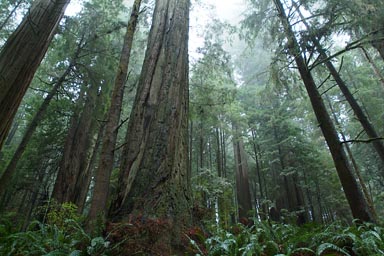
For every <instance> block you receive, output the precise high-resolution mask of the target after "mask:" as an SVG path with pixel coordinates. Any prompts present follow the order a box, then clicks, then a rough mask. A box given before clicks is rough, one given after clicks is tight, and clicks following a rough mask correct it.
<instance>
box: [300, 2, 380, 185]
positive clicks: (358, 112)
mask: <svg viewBox="0 0 384 256" xmlns="http://www.w3.org/2000/svg"><path fill="white" fill-rule="evenodd" d="M293 3H294V2H293ZM293 5H294V6H295V7H296V11H297V12H298V13H299V15H300V16H301V19H302V21H303V23H304V25H305V26H306V27H307V30H308V31H311V26H310V25H309V24H308V22H307V21H306V19H305V17H304V16H303V15H302V13H301V12H300V9H299V8H298V6H297V4H296V3H294V4H293ZM311 41H312V42H313V43H314V45H315V46H316V49H317V52H318V53H319V54H320V57H321V59H322V60H325V63H324V64H325V66H326V67H327V68H328V70H329V72H330V74H331V75H332V77H333V79H335V81H336V83H337V85H338V86H339V88H340V90H341V92H342V93H343V95H344V97H345V99H346V100H347V101H348V103H349V105H350V106H351V108H352V110H353V113H354V114H355V116H356V117H357V119H358V120H359V122H360V124H361V126H362V127H363V129H364V131H365V132H366V133H367V135H368V136H369V138H372V139H375V138H379V135H378V133H377V132H376V129H375V128H374V127H373V125H372V124H371V122H370V121H369V119H368V117H367V116H366V114H365V113H364V111H363V109H362V108H361V107H360V105H359V103H358V102H357V101H356V99H355V97H354V96H353V94H352V93H351V91H350V90H349V88H348V86H347V85H346V83H345V82H344V80H343V79H342V78H341V75H340V74H339V72H338V71H337V70H336V68H335V66H333V64H332V62H331V61H330V60H328V55H327V53H326V52H325V50H324V48H323V47H322V45H321V44H320V42H319V40H318V39H317V38H316V37H315V36H312V37H311ZM372 144H373V147H374V148H375V150H376V152H377V154H378V155H379V157H380V159H381V161H382V162H383V164H384V144H383V143H382V142H381V141H380V140H373V141H372ZM382 176H383V177H384V170H383V173H382Z"/></svg>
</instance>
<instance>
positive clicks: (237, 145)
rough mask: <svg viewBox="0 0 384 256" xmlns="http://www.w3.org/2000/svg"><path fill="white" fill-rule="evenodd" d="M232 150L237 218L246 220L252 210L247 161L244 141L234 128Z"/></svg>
mask: <svg viewBox="0 0 384 256" xmlns="http://www.w3.org/2000/svg"><path fill="white" fill-rule="evenodd" d="M234 131H235V136H234V142H233V152H234V154H235V175H236V194H237V202H238V211H239V219H240V220H246V219H248V218H249V217H251V215H250V211H251V210H252V201H251V192H250V189H249V177H248V162H247V156H246V154H245V150H244V142H243V139H242V138H241V137H240V136H241V135H239V133H238V132H237V129H236V128H235V129H234Z"/></svg>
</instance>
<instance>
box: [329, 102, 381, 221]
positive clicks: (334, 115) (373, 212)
mask: <svg viewBox="0 0 384 256" xmlns="http://www.w3.org/2000/svg"><path fill="white" fill-rule="evenodd" d="M326 99H327V101H328V105H329V109H330V110H331V113H332V116H333V119H334V120H335V124H336V127H340V126H341V124H340V123H339V120H338V118H337V115H336V112H335V110H334V109H333V106H332V103H331V99H330V98H329V97H328V95H326ZM339 133H340V135H341V138H342V139H343V140H344V141H346V140H347V138H346V137H345V135H344V132H342V131H340V132H339ZM344 148H345V150H346V152H347V155H348V157H349V159H350V160H351V163H352V166H353V168H354V170H355V173H356V176H357V178H358V179H359V183H360V186H361V188H362V191H363V193H364V196H365V199H366V200H367V203H368V207H369V208H370V210H371V212H372V214H373V216H374V217H375V219H377V214H376V210H375V206H374V204H373V201H372V200H371V197H370V196H369V192H368V188H367V186H366V185H365V182H364V179H363V176H362V175H361V172H360V168H359V166H358V164H357V162H356V160H355V158H354V156H353V154H352V151H351V148H350V146H349V145H348V144H344Z"/></svg>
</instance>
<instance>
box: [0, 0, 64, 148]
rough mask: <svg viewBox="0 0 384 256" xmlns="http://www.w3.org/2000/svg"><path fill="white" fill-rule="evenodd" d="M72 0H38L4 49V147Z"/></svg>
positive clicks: (0, 99)
mask: <svg viewBox="0 0 384 256" xmlns="http://www.w3.org/2000/svg"><path fill="white" fill-rule="evenodd" d="M69 2H70V0H62V1H46V0H36V1H34V3H33V4H32V7H31V9H30V10H29V11H28V12H27V14H26V16H25V17H24V20H23V21H22V22H21V24H20V25H19V26H18V28H17V29H16V31H15V32H13V34H12V35H11V36H10V37H9V38H8V40H7V42H6V43H5V45H4V47H3V49H2V51H1V53H0V109H1V111H0V149H1V147H2V145H3V142H4V140H5V138H6V137H7V134H8V131H9V129H10V127H11V124H12V121H13V118H14V116H15V114H16V111H17V109H18V107H19V105H20V102H21V100H22V98H23V96H24V94H25V92H26V90H27V88H28V86H29V84H30V82H31V80H32V78H33V76H34V74H35V71H36V69H37V67H38V66H39V64H40V62H41V60H42V59H43V57H44V55H45V53H46V51H47V49H48V46H49V44H50V42H51V40H52V38H53V35H54V31H55V29H56V27H57V25H58V24H59V21H60V20H61V18H62V17H63V15H64V11H65V9H66V7H67V5H68V3H69Z"/></svg>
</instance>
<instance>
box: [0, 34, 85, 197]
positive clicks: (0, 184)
mask: <svg viewBox="0 0 384 256" xmlns="http://www.w3.org/2000/svg"><path fill="white" fill-rule="evenodd" d="M82 41H83V40H82V39H81V40H80V43H79V44H78V47H77V50H76V52H75V54H74V57H73V58H72V61H71V62H70V63H69V65H68V67H67V69H66V70H65V71H64V73H63V74H62V75H61V77H60V78H59V79H58V80H57V81H56V82H55V85H54V86H53V87H52V89H51V91H50V92H49V93H48V95H47V97H45V99H44V101H43V103H42V104H41V106H40V108H39V109H38V111H37V113H36V114H35V116H34V117H33V119H32V121H31V123H30V124H29V125H28V127H27V129H26V131H25V133H24V136H23V138H22V139H21V142H20V144H19V145H18V147H17V149H16V151H15V153H14V154H13V156H12V159H11V161H10V162H9V163H8V165H7V168H6V169H5V171H4V173H3V174H2V176H1V177H0V197H1V195H2V194H3V193H4V191H5V189H6V188H7V184H10V181H11V179H12V175H13V173H14V172H15V170H16V166H17V163H18V162H19V160H20V158H21V157H22V155H23V154H24V151H25V149H26V147H27V144H28V143H29V141H30V139H31V138H32V135H33V134H34V132H35V131H36V128H37V126H38V125H39V124H40V122H41V120H42V119H43V118H44V115H45V113H46V112H47V109H48V106H49V104H50V103H51V100H52V99H53V97H54V96H55V95H56V93H57V91H58V89H59V88H60V87H61V86H62V85H63V83H64V82H65V79H66V78H67V76H68V75H69V74H70V72H71V70H72V67H73V66H74V65H75V62H76V59H77V58H78V56H79V54H80V50H81V46H82Z"/></svg>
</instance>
